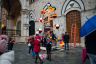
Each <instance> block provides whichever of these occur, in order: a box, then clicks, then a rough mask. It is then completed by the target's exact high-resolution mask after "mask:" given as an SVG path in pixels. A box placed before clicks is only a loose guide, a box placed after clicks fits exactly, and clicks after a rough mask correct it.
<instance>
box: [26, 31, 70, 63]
mask: <svg viewBox="0 0 96 64" xmlns="http://www.w3.org/2000/svg"><path fill="white" fill-rule="evenodd" d="M56 40H57V37H56V35H55V34H54V33H53V32H52V31H50V32H47V33H45V34H44V36H43V37H41V36H40V35H39V33H37V32H36V35H35V36H30V37H29V38H28V42H27V44H28V47H29V51H28V53H29V54H30V52H31V53H35V55H36V57H35V63H37V59H39V60H40V63H41V64H43V60H42V59H41V58H40V56H39V53H40V51H41V50H40V47H41V46H43V47H45V48H46V53H47V60H49V61H51V59H52V58H51V51H52V46H53V45H54V46H56V45H57V42H56ZM62 41H64V43H65V50H69V34H68V33H67V32H65V34H63V35H62Z"/></svg>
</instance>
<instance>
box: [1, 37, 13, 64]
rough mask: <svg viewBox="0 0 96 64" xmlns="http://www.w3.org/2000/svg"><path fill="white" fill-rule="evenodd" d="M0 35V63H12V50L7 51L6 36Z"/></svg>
mask: <svg viewBox="0 0 96 64" xmlns="http://www.w3.org/2000/svg"><path fill="white" fill-rule="evenodd" d="M5 36H6V35H3V36H2V35H0V64H12V63H13V62H14V51H7V44H8V40H7V39H8V38H7V36H6V37H5Z"/></svg>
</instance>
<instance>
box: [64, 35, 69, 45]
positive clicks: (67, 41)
mask: <svg viewBox="0 0 96 64" xmlns="http://www.w3.org/2000/svg"><path fill="white" fill-rule="evenodd" d="M64 42H65V43H69V35H66V34H65V35H64Z"/></svg>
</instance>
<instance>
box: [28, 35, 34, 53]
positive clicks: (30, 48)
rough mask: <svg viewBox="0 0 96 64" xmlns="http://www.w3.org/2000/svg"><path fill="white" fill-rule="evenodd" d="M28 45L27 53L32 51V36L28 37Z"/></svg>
mask: <svg viewBox="0 0 96 64" xmlns="http://www.w3.org/2000/svg"><path fill="white" fill-rule="evenodd" d="M28 46H29V51H28V53H29V54H30V52H31V51H32V52H33V48H34V36H30V37H29V39H28Z"/></svg>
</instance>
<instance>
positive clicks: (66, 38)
mask: <svg viewBox="0 0 96 64" xmlns="http://www.w3.org/2000/svg"><path fill="white" fill-rule="evenodd" d="M64 43H65V50H69V34H68V32H65V35H64Z"/></svg>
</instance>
